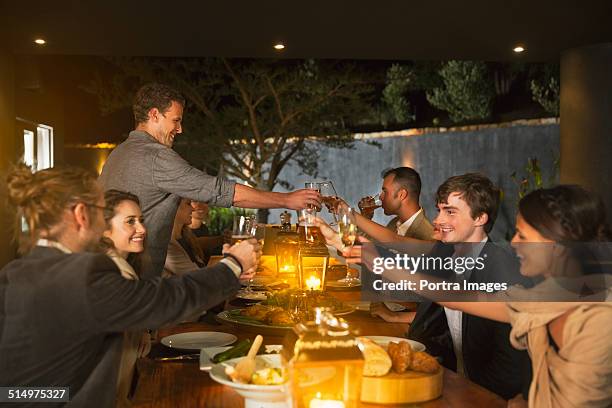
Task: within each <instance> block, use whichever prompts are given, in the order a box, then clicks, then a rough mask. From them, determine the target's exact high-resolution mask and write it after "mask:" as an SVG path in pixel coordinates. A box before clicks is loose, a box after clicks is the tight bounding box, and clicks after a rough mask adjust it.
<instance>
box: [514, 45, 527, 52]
mask: <svg viewBox="0 0 612 408" xmlns="http://www.w3.org/2000/svg"><path fill="white" fill-rule="evenodd" d="M512 51H514V52H516V53H517V54H520V53H521V52H523V51H525V47H523V46H522V45H517V46H516V47H514V48H513V49H512Z"/></svg>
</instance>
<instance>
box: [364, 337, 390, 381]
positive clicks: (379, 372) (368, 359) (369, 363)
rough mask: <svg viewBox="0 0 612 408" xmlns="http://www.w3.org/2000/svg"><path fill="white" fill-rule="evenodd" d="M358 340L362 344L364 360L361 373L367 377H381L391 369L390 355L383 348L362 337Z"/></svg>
mask: <svg viewBox="0 0 612 408" xmlns="http://www.w3.org/2000/svg"><path fill="white" fill-rule="evenodd" d="M359 341H360V342H361V344H362V345H363V347H362V350H361V351H362V352H363V358H364V360H365V364H364V366H363V375H365V376H367V377H381V376H383V375H385V374H387V373H388V372H389V370H390V369H391V357H389V355H388V354H387V352H386V351H385V349H384V348H382V347H380V346H379V345H378V344H376V343H374V342H373V341H372V340H370V339H366V338H363V337H362V338H360V339H359Z"/></svg>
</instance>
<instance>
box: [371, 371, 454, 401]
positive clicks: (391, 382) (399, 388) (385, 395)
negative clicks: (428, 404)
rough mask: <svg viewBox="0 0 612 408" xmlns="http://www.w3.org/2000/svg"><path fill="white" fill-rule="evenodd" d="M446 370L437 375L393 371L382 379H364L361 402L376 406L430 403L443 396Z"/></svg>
mask: <svg viewBox="0 0 612 408" xmlns="http://www.w3.org/2000/svg"><path fill="white" fill-rule="evenodd" d="M443 374H444V370H443V369H442V368H440V369H438V371H437V372H436V373H435V374H426V373H418V372H416V371H406V372H405V373H403V374H397V373H395V372H393V371H391V372H390V373H389V374H387V375H384V376H382V377H363V383H362V385H361V401H362V402H369V403H374V404H413V403H418V402H425V401H430V400H433V399H436V398H438V397H439V396H440V395H442V377H443Z"/></svg>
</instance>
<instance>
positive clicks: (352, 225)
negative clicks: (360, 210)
mask: <svg viewBox="0 0 612 408" xmlns="http://www.w3.org/2000/svg"><path fill="white" fill-rule="evenodd" d="M338 236H339V237H340V240H341V241H342V245H343V246H344V248H345V249H346V248H351V247H352V246H353V245H354V244H355V240H356V239H357V224H356V222H355V213H354V210H353V209H352V208H351V207H349V208H346V209H345V208H340V209H339V210H338ZM340 281H341V282H343V283H344V284H345V285H346V286H355V285H358V284H360V283H361V281H360V280H359V278H358V277H356V276H354V275H353V274H352V272H351V269H350V268H348V267H347V271H346V277H345V278H344V279H341V280H340Z"/></svg>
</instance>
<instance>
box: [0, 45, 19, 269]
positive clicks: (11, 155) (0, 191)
mask: <svg viewBox="0 0 612 408" xmlns="http://www.w3.org/2000/svg"><path fill="white" fill-rule="evenodd" d="M15 139H16V131H15V64H14V58H13V56H12V54H9V53H8V52H5V51H4V50H3V49H2V48H1V47H0V178H1V181H0V267H2V266H4V265H5V264H6V263H7V262H8V261H10V260H11V259H12V258H13V257H14V256H15V247H14V245H13V244H12V242H11V236H12V231H11V228H10V227H11V226H12V222H11V221H12V220H13V219H14V214H13V213H11V212H10V211H9V208H8V206H7V205H6V200H7V196H6V185H5V182H4V180H5V178H6V170H7V169H8V167H9V166H10V163H12V162H14V161H15V159H16V147H15Z"/></svg>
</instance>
